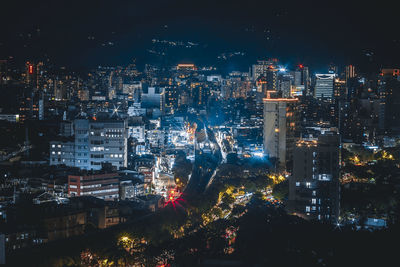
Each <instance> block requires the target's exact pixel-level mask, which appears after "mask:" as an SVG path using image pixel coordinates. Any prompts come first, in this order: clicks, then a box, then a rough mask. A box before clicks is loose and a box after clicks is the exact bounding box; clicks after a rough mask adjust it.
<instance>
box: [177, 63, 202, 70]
mask: <svg viewBox="0 0 400 267" xmlns="http://www.w3.org/2000/svg"><path fill="white" fill-rule="evenodd" d="M176 69H177V70H184V71H185V70H186V71H187V70H191V71H194V70H197V67H196V66H195V65H194V64H183V63H182V64H178V65H177V66H176Z"/></svg>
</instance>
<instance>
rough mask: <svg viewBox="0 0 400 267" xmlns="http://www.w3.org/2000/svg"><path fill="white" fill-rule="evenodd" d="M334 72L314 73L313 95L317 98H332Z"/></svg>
mask: <svg viewBox="0 0 400 267" xmlns="http://www.w3.org/2000/svg"><path fill="white" fill-rule="evenodd" d="M335 77H336V74H315V78H316V79H315V89H314V97H315V98H317V99H328V100H330V99H332V98H333V93H334V80H335Z"/></svg>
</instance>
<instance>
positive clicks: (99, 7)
mask: <svg viewBox="0 0 400 267" xmlns="http://www.w3.org/2000/svg"><path fill="white" fill-rule="evenodd" d="M368 2H369V1H346V2H345V1H312V2H311V1H273V2H272V1H252V0H246V1H236V0H231V1H220V0H218V1H216V0H214V1H210V0H204V1H175V0H170V1H166V0H164V1H155V0H148V1H122V0H114V1H105V0H96V1H93V0H84V1H82V0H81V1H75V0H72V1H54V0H44V1H18V0H14V1H7V3H2V6H1V11H2V12H1V15H0V22H1V27H0V32H1V34H0V57H1V58H7V57H9V56H13V57H14V58H15V60H16V61H24V60H26V59H31V60H36V59H40V58H42V57H43V56H45V55H46V56H47V57H48V58H50V60H51V61H52V62H53V63H55V64H56V65H58V66H68V67H73V68H88V67H93V66H96V65H99V64H102V65H116V64H127V63H129V62H131V60H132V58H137V62H138V64H143V63H146V62H149V63H154V62H158V63H160V62H161V63H175V62H183V61H192V62H195V63H198V64H214V63H218V62H219V63H220V64H222V65H223V66H224V68H227V69H230V70H233V69H239V70H243V69H246V68H247V66H248V65H249V64H251V63H252V62H254V61H255V60H256V59H261V58H263V57H278V58H280V59H281V60H282V61H283V62H284V63H286V64H288V65H292V64H297V63H300V62H301V63H305V64H308V65H310V66H312V67H314V68H316V69H318V68H319V69H321V70H323V68H325V67H326V66H327V65H328V64H329V63H335V64H339V65H341V64H349V63H352V64H358V65H362V66H363V67H364V68H368V67H369V66H378V67H380V66H392V67H399V66H398V65H397V64H396V63H397V62H399V61H400V54H399V52H398V51H399V48H400V34H399V31H398V22H397V20H398V19H397V14H396V13H397V12H398V11H397V9H396V7H395V6H394V4H393V3H392V4H390V1H379V2H377V3H378V4H374V5H370V4H368ZM392 2H393V1H392ZM39 29H40V30H39ZM90 38H92V39H90ZM93 38H94V39H93ZM154 38H155V39H160V40H171V41H183V42H187V41H191V42H195V43H196V44H198V45H197V46H196V47H195V48H190V49H189V48H182V47H178V48H168V49H167V50H163V48H160V47H155V48H154V44H153V43H152V42H151V40H152V39H154ZM160 49H161V50H160ZM148 50H155V51H163V52H165V53H166V55H165V56H162V57H161V56H159V55H154V54H151V53H149V52H148ZM229 52H243V53H245V54H244V56H233V57H231V58H229V59H227V60H219V61H218V59H217V57H218V55H221V53H229ZM220 61H223V62H220ZM367 63H368V64H367ZM222 65H221V66H222Z"/></svg>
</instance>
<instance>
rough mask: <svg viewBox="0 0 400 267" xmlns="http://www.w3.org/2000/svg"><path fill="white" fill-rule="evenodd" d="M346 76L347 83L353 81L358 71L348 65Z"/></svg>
mask: <svg viewBox="0 0 400 267" xmlns="http://www.w3.org/2000/svg"><path fill="white" fill-rule="evenodd" d="M345 76H346V82H347V81H348V80H349V79H351V78H354V77H356V70H355V67H354V66H353V65H348V66H346V68H345Z"/></svg>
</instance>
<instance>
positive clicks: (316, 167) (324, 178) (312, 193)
mask: <svg viewBox="0 0 400 267" xmlns="http://www.w3.org/2000/svg"><path fill="white" fill-rule="evenodd" d="M339 144H340V143H339V135H338V134H337V133H336V132H324V133H323V134H321V135H319V136H318V138H314V139H308V140H299V141H298V142H297V143H296V146H295V148H294V152H293V173H292V176H291V177H290V179H289V201H288V208H289V211H290V212H291V213H294V214H296V215H299V216H301V217H304V218H306V219H310V220H321V221H327V222H332V223H337V221H338V219H339Z"/></svg>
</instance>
